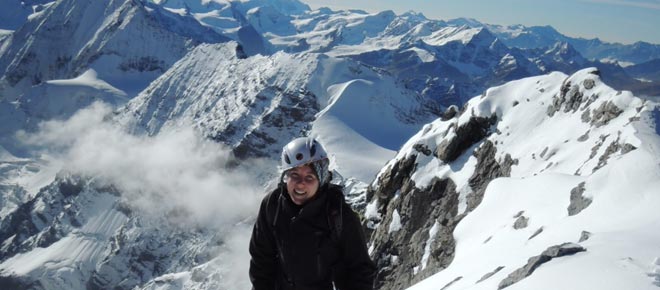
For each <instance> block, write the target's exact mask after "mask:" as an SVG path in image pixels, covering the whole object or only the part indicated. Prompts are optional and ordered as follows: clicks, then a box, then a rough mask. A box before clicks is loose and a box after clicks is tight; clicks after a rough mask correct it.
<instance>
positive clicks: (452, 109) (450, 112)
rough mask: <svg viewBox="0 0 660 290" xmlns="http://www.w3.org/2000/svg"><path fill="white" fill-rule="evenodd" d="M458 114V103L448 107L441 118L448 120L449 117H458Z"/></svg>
mask: <svg viewBox="0 0 660 290" xmlns="http://www.w3.org/2000/svg"><path fill="white" fill-rule="evenodd" d="M457 114H458V107H457V106H456V105H451V106H449V107H447V110H445V112H444V113H442V116H441V117H440V119H441V120H442V121H447V120H449V119H452V118H454V117H456V115H457Z"/></svg>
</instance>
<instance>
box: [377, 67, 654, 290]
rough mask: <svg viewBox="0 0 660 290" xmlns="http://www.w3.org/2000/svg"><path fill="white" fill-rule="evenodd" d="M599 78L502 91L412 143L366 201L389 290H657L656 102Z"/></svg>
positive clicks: (592, 72)
mask: <svg viewBox="0 0 660 290" xmlns="http://www.w3.org/2000/svg"><path fill="white" fill-rule="evenodd" d="M599 73H600V72H599V71H598V70H597V69H595V68H589V69H584V70H581V71H579V72H577V73H575V74H574V75H571V76H567V75H565V74H562V73H551V74H548V75H543V76H538V77H531V78H525V79H521V80H518V81H513V82H509V83H507V84H505V85H502V86H498V87H493V88H491V89H489V90H487V91H486V92H485V93H484V94H483V95H480V96H477V97H475V98H473V99H471V100H470V101H469V102H468V103H467V104H466V106H465V107H464V108H463V109H462V110H461V111H460V112H456V111H455V110H454V111H452V114H450V115H449V116H447V117H446V118H443V119H438V120H436V121H434V122H432V123H430V124H427V125H425V126H424V127H423V128H422V129H421V130H420V132H418V133H417V134H416V135H415V136H414V137H413V138H411V139H410V140H409V141H408V142H407V143H406V145H404V146H403V147H402V149H401V150H400V151H399V152H398V154H397V157H396V158H394V159H393V160H391V161H390V162H389V163H388V164H387V165H386V166H385V167H384V168H383V170H382V171H381V172H380V173H379V175H378V177H377V179H376V180H375V181H374V182H373V184H372V186H371V189H370V190H369V193H368V195H369V200H368V203H369V204H368V205H367V206H366V215H367V219H368V220H369V227H370V228H371V229H372V230H373V235H372V240H371V242H372V245H371V250H372V254H373V256H374V258H375V259H376V261H377V263H378V265H379V269H380V273H379V285H380V289H402V288H405V287H408V286H411V285H412V284H413V283H415V282H418V281H421V280H422V279H424V278H427V277H429V276H431V275H432V276H431V277H430V278H428V279H425V280H423V281H422V282H421V283H419V284H417V285H415V286H414V287H412V288H411V289H437V288H438V287H441V288H443V287H444V288H443V289H502V288H505V287H511V289H560V288H561V289H586V288H597V289H627V288H635V289H655V288H656V287H657V285H658V281H659V280H658V279H660V278H658V276H657V269H658V268H659V267H660V265H658V264H657V263H658V259H659V257H658V253H657V251H656V250H655V245H656V244H657V243H658V242H659V241H660V235H658V234H657V233H656V231H654V230H653V229H654V228H656V227H657V226H658V221H660V216H658V213H657V210H656V209H655V207H656V205H657V204H658V202H659V200H658V199H659V198H660V192H659V191H658V188H660V187H659V185H660V184H658V181H659V179H658V176H660V166H659V164H660V162H659V161H660V159H659V158H660V157H659V155H658V152H659V151H658V150H659V149H660V136H659V135H658V134H659V133H660V131H659V130H658V128H660V126H658V125H659V124H660V111H659V110H660V109H659V107H658V105H659V104H658V103H657V102H653V101H650V100H644V99H640V98H637V97H635V96H633V95H632V94H630V92H621V91H616V90H613V89H611V88H610V87H608V86H607V85H606V84H604V83H602V82H601V80H600V77H599ZM571 255H573V256H571ZM566 256H570V257H566ZM439 269H440V270H442V271H440V272H439V273H438V270H439ZM603 271H605V272H607V273H608V274H607V275H605V276H603V275H602V273H603ZM435 273H437V274H435ZM433 274H435V275H433Z"/></svg>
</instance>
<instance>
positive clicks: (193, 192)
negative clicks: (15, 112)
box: [21, 103, 275, 227]
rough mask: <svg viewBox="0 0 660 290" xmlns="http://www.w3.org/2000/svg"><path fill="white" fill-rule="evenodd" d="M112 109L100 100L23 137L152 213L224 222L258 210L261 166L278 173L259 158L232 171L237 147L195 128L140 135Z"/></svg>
mask: <svg viewBox="0 0 660 290" xmlns="http://www.w3.org/2000/svg"><path fill="white" fill-rule="evenodd" d="M111 114H112V111H111V108H110V107H108V106H107V105H103V104H100V103H96V104H94V105H92V106H90V107H89V108H87V109H83V110H81V111H79V112H78V113H76V114H75V115H74V116H72V117H71V118H70V119H69V120H66V121H48V122H44V123H42V124H41V125H40V126H39V130H38V132H36V133H34V134H22V136H21V137H22V138H21V139H22V140H23V141H24V142H26V143H27V144H31V145H37V146H40V147H41V148H42V150H45V151H46V152H47V154H49V155H53V156H55V158H56V159H58V160H60V161H61V163H62V164H64V166H65V170H68V171H71V172H73V173H76V174H81V175H84V176H90V177H94V178H96V179H98V180H101V181H103V182H108V183H111V184H113V185H114V186H116V187H117V188H119V189H120V190H121V192H122V198H124V199H125V200H126V201H127V203H128V204H129V205H130V206H131V207H132V208H133V209H134V210H139V211H140V212H141V213H143V214H146V215H153V216H155V217H160V216H165V215H167V216H170V217H172V218H176V219H177V220H178V221H183V222H191V221H192V222H196V223H202V224H205V225H209V226H210V225H212V226H221V227H222V226H231V225H233V224H235V223H236V222H238V221H241V220H244V219H247V218H250V217H253V216H254V215H256V212H257V211H258V205H259V200H260V198H261V197H262V196H263V191H264V189H263V187H262V186H261V185H260V182H258V180H260V179H263V172H260V171H259V170H264V169H266V170H267V169H269V168H272V170H275V168H274V167H272V165H265V164H263V161H259V160H252V161H246V162H244V163H243V164H242V165H241V166H239V167H232V169H228V161H229V160H230V150H229V149H228V148H226V147H225V146H222V145H221V144H218V143H215V142H212V141H210V140H208V139H205V138H203V137H202V136H200V135H199V134H197V133H196V132H195V131H194V130H193V129H192V127H191V126H189V127H186V128H183V129H178V130H165V131H163V132H162V133H161V134H159V135H156V136H152V137H148V136H136V135H132V134H129V133H127V132H126V131H125V130H124V129H122V128H120V126H118V125H117V124H115V123H114V122H113V121H112V120H111V119H110V118H109V116H111ZM58 163H59V162H58ZM177 213H179V214H178V215H177Z"/></svg>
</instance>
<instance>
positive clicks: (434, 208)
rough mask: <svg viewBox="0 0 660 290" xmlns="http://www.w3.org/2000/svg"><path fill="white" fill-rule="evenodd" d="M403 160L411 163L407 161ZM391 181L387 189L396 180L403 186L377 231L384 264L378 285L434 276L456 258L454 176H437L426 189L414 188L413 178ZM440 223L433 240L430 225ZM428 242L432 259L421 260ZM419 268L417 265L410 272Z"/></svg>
mask: <svg viewBox="0 0 660 290" xmlns="http://www.w3.org/2000/svg"><path fill="white" fill-rule="evenodd" d="M408 160H410V159H408ZM413 160H414V159H413ZM404 162H405V160H404ZM407 162H410V161H407ZM402 165H403V166H402V167H403V168H406V166H405V165H406V164H405V163H404V164H402ZM408 168H410V167H409V165H408ZM404 176H405V175H404ZM389 180H391V182H392V183H389V184H388V183H384V184H383V185H384V186H383V187H382V188H385V189H386V188H396V187H393V186H392V184H395V183H397V182H402V185H401V187H400V190H398V191H397V192H395V193H396V195H394V196H393V197H392V198H390V199H389V202H387V203H386V205H387V206H384V207H382V209H381V210H383V211H384V212H383V213H382V214H381V215H382V216H384V217H385V218H384V219H383V220H382V221H381V226H380V227H378V228H376V230H375V231H374V232H373V234H372V241H373V243H374V251H373V253H372V256H373V259H374V261H375V262H376V264H377V266H378V269H379V270H378V274H377V278H376V279H377V284H376V285H377V289H402V288H405V287H408V286H410V285H411V284H413V283H415V282H418V281H421V280H422V279H424V278H426V277H428V276H430V275H431V274H432V273H433V272H434V271H437V269H442V268H445V267H447V265H449V263H450V262H451V260H452V259H453V256H454V248H455V241H454V239H453V236H452V232H453V229H454V228H455V226H456V224H457V223H458V218H457V217H456V215H457V211H458V194H457V193H456V186H455V184H454V183H453V182H452V181H451V180H450V179H438V178H436V179H434V180H433V181H432V182H431V184H430V185H429V186H428V187H426V188H423V189H418V188H417V187H415V184H414V182H413V181H412V180H410V178H409V177H408V178H405V179H403V180H400V179H398V178H390V179H389ZM374 194H376V195H380V194H381V193H372V195H374ZM379 200H383V199H379ZM395 215H396V216H398V217H399V219H400V223H401V225H402V229H398V230H396V231H393V230H392V227H390V226H389V225H390V224H391V223H392V221H393V219H394V216H395ZM436 222H437V223H438V225H437V226H439V230H438V233H437V234H436V235H435V237H434V238H433V239H432V237H430V236H429V235H430V229H431V227H433V226H434V224H435V223H436ZM427 241H431V243H432V244H431V245H429V248H430V249H431V252H430V256H429V259H428V262H427V263H426V264H425V265H422V256H423V255H424V247H423V246H420V245H425V244H426V243H427ZM415 268H416V269H418V270H417V271H410V269H415Z"/></svg>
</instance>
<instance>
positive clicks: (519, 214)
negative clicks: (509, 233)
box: [513, 210, 525, 219]
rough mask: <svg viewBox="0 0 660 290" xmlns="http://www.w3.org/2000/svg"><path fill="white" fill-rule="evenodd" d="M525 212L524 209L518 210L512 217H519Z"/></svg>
mask: <svg viewBox="0 0 660 290" xmlns="http://www.w3.org/2000/svg"><path fill="white" fill-rule="evenodd" d="M524 213H525V211H524V210H521V211H519V212H518V213H517V214H516V215H514V216H513V218H514V219H516V218H519V217H521V216H522V215H523V214H524Z"/></svg>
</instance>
